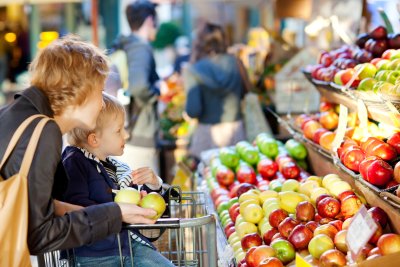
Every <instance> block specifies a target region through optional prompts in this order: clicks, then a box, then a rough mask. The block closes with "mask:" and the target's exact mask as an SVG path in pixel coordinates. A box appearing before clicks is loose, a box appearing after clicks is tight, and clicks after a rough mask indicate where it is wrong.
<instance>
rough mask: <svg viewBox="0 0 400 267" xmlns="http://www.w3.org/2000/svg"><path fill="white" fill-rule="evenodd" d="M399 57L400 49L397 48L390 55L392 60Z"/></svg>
mask: <svg viewBox="0 0 400 267" xmlns="http://www.w3.org/2000/svg"><path fill="white" fill-rule="evenodd" d="M397 58H400V50H396V51H395V52H393V54H392V55H391V56H390V60H395V59H397Z"/></svg>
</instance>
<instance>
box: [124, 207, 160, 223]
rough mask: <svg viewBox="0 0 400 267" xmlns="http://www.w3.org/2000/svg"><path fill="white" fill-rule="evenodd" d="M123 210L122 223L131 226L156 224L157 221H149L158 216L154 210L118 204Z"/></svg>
mask: <svg viewBox="0 0 400 267" xmlns="http://www.w3.org/2000/svg"><path fill="white" fill-rule="evenodd" d="M118 205H119V207H120V208H121V213H122V221H123V222H125V223H129V224H135V223H146V224H154V223H155V220H152V219H149V218H152V217H154V216H156V214H157V212H156V211H155V210H152V209H144V208H141V207H139V206H136V205H134V204H126V203H118Z"/></svg>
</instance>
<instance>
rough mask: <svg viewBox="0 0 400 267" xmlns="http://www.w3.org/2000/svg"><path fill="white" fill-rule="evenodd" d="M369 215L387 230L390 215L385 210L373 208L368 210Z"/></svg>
mask: <svg viewBox="0 0 400 267" xmlns="http://www.w3.org/2000/svg"><path fill="white" fill-rule="evenodd" d="M368 213H369V215H371V217H372V219H374V221H375V222H377V223H378V224H380V225H381V226H382V228H383V229H385V228H386V225H387V222H388V215H387V214H386V212H385V211H384V210H383V209H381V208H380V207H372V208H370V209H369V210H368Z"/></svg>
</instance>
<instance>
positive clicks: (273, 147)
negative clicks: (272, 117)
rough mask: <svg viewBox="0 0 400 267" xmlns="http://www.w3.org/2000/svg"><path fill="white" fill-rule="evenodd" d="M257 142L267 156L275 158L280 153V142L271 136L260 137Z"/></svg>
mask: <svg viewBox="0 0 400 267" xmlns="http://www.w3.org/2000/svg"><path fill="white" fill-rule="evenodd" d="M256 144H257V146H258V149H259V150H260V151H261V153H263V154H264V155H265V156H267V157H269V158H271V159H274V158H275V157H276V156H277V155H278V152H279V150H278V143H277V142H276V140H275V139H273V138H270V137H264V138H258V139H256Z"/></svg>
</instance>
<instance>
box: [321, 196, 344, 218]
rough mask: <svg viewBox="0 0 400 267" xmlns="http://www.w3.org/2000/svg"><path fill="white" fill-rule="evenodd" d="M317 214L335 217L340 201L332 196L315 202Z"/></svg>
mask: <svg viewBox="0 0 400 267" xmlns="http://www.w3.org/2000/svg"><path fill="white" fill-rule="evenodd" d="M317 210H318V214H319V215H321V216H322V217H325V218H335V216H336V215H337V214H338V213H339V211H340V202H339V201H338V200H337V199H334V198H332V197H326V198H324V199H322V200H321V201H320V202H318V204H317Z"/></svg>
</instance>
